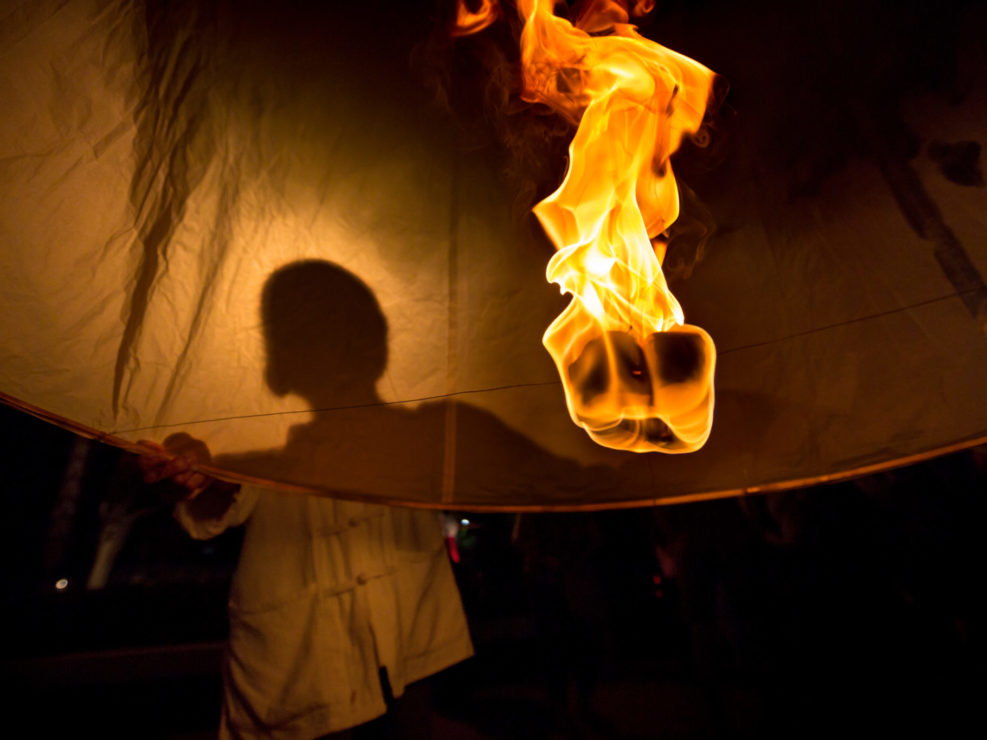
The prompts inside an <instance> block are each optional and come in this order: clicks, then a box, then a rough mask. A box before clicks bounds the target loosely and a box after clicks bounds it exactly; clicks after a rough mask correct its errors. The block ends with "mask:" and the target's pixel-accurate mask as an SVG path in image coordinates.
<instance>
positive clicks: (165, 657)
mask: <svg viewBox="0 0 987 740" xmlns="http://www.w3.org/2000/svg"><path fill="white" fill-rule="evenodd" d="M0 428H2V429H3V430H4V435H5V444H4V454H3V455H2V457H0V465H2V471H3V481H4V486H3V503H4V508H5V515H4V517H3V521H4V529H5V531H4V533H3V538H2V541H3V543H4V545H5V549H6V553H5V562H6V563H7V566H6V567H5V568H4V571H3V582H2V599H3V606H2V609H3V618H4V622H5V623H6V625H7V630H6V634H7V635H8V639H7V640H5V641H4V644H3V654H2V663H0V665H2V676H3V682H4V686H3V687H2V688H3V690H4V692H5V696H7V697H8V698H9V699H11V700H12V702H11V704H10V706H11V707H12V708H13V709H14V714H13V715H10V716H11V717H14V716H19V717H22V718H25V719H28V720H30V721H31V722H32V725H33V726H34V727H36V728H38V730H44V731H46V732H47V731H51V732H54V731H59V730H67V729H72V728H75V729H81V728H86V729H93V730H100V731H102V732H104V733H108V734H124V735H128V736H140V737H196V736H203V737H207V736H209V733H210V732H214V731H215V727H216V724H217V722H218V708H219V702H220V686H221V679H220V673H219V667H220V657H221V651H222V641H223V639H224V638H225V635H226V630H227V623H226V615H225V601H226V594H227V590H228V587H229V580H230V576H231V575H232V572H233V569H234V568H235V564H236V556H237V553H238V548H239V544H240V535H239V533H238V532H237V531H233V532H230V533H227V534H226V535H224V536H222V537H220V538H218V539H216V540H213V541H209V542H193V541H192V540H190V539H189V538H188V537H187V536H186V535H185V534H184V532H183V531H182V530H181V529H180V527H179V526H178V524H177V523H176V522H175V521H174V520H173V519H172V518H171V515H170V507H169V505H168V504H166V503H164V502H163V501H161V500H160V499H158V498H157V497H156V495H155V494H154V492H153V490H150V489H148V488H146V487H144V486H143V484H141V483H140V480H139V475H138V474H137V471H136V467H135V460H134V458H133V456H132V455H129V454H127V453H121V452H120V451H118V450H116V449H113V448H108V447H105V446H102V445H99V444H96V443H92V442H89V441H85V440H80V439H78V438H76V437H74V436H72V435H70V434H68V433H67V432H63V431H62V430H60V429H58V428H56V427H53V426H50V425H48V424H46V423H44V422H41V421H38V420H36V419H34V418H32V417H29V416H25V415H23V414H21V413H20V412H17V411H14V410H12V409H9V408H6V407H2V408H0ZM73 460H74V461H75V464H74V465H73V464H72V462H73ZM985 463H987V449H984V448H975V449H973V450H969V451H965V452H961V453H956V454H953V455H949V456H945V457H941V458H938V459H935V460H932V461H929V462H926V463H922V464H920V465H915V466H911V467H906V468H900V469H897V470H894V471H891V472H887V473H882V474H880V475H875V476H869V477H866V478H861V479H858V480H855V481H851V482H848V483H842V484H838V485H830V486H818V487H814V488H808V489H799V490H793V491H789V492H784V493H775V494H769V495H764V496H750V497H746V498H743V499H736V498H734V499H724V500H719V501H712V502H706V503H697V504H687V505H679V506H673V507H657V508H653V509H651V508H644V509H634V510H627V511H616V512H601V513H578V514H576V513H567V514H538V515H523V516H521V517H517V516H515V515H510V514H496V515H495V514H483V515H477V514H465V513H460V514H456V517H457V518H459V519H461V520H465V521H467V522H468V524H461V527H460V532H459V535H458V536H457V550H458V556H459V562H458V563H456V564H455V566H454V567H455V572H456V575H457V579H458V581H459V584H460V588H461V592H462V596H463V600H464V604H465V606H466V610H467V614H468V617H469V621H470V626H471V630H472V633H473V637H474V641H475V643H476V649H477V654H476V657H474V658H473V659H472V660H470V661H467V662H466V663H464V664H461V665H459V666H456V667H454V668H452V669H450V670H448V671H446V672H444V673H443V674H440V675H439V676H438V677H436V678H435V679H433V680H432V682H431V683H432V690H433V699H432V704H431V711H432V715H431V719H430V725H428V727H427V728H424V727H423V728H420V729H421V733H423V734H421V735H420V736H422V737H428V736H435V737H462V738H475V737H494V738H516V737H532V738H540V737H546V738H547V737H600V738H611V737H613V738H617V737H675V738H700V737H765V736H775V735H777V736H781V735H790V734H792V733H795V734H796V736H806V735H810V736H811V735H815V734H823V733H830V732H834V731H850V729H851V728H852V729H853V730H854V734H856V730H862V729H863V728H865V727H866V728H869V729H870V730H871V731H874V732H879V733H881V734H882V735H883V734H884V733H890V732H892V731H913V730H915V729H917V728H922V729H923V730H925V731H928V732H930V733H935V734H936V735H937V736H942V737H960V736H965V735H966V734H973V731H974V730H975V729H976V728H978V727H980V717H979V715H978V707H979V703H980V698H981V697H982V689H983V680H984V669H985V660H984V659H985V653H984V636H985V633H984V627H985V619H984V617H985V615H984V609H983V605H982V601H981V599H980V598H979V590H980V582H981V580H982V577H981V576H982V571H983V566H984V558H983V555H982V540H983V537H982V534H981V530H982V526H983V521H984V516H983V515H984V513H985V512H984V508H985V502H984V495H983V494H984V490H985V472H987V464H985ZM74 476H77V480H78V485H77V486H75V485H73V483H72V480H73V479H74ZM121 512H131V513H133V512H141V513H140V514H139V516H137V517H136V518H134V519H133V520H132V524H131V526H130V528H129V530H127V531H126V532H125V537H124V539H125V544H124V545H123V546H122V548H121V549H120V552H119V555H118V556H117V558H116V560H115V563H114V565H113V568H112V570H111V571H110V576H109V578H108V580H107V582H106V584H105V586H104V587H102V588H86V581H87V577H88V575H89V570H90V568H91V567H92V565H93V558H94V555H95V551H96V547H97V543H98V540H99V536H100V531H101V529H104V530H105V529H106V527H107V525H108V523H113V522H115V523H116V525H117V526H118V529H119V522H121V521H122V520H123V519H124V517H123V516H122V514H121ZM104 535H105V532H104ZM60 579H66V580H67V582H68V583H67V586H66V587H65V588H64V589H61V590H60V589H58V588H57V587H56V582H57V581H59V580H60ZM11 721H12V720H11Z"/></svg>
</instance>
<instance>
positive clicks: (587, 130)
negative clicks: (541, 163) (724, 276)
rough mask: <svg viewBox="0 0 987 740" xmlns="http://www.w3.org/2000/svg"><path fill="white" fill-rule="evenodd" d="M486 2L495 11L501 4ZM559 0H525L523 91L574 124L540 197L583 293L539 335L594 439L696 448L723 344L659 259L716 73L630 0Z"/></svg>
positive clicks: (554, 271)
mask: <svg viewBox="0 0 987 740" xmlns="http://www.w3.org/2000/svg"><path fill="white" fill-rule="evenodd" d="M460 2H462V0H460ZM483 5H484V8H485V9H486V13H487V14H488V16H487V17H489V21H487V22H486V24H489V22H492V21H493V20H495V19H496V16H495V15H493V14H494V13H495V12H496V10H497V8H498V6H497V5H495V4H491V3H489V2H484V4H483ZM553 5H554V4H553V2H552V0H518V3H517V9H518V13H519V14H520V16H521V18H522V20H523V22H524V26H523V30H522V32H521V62H522V73H523V92H522V97H523V98H524V100H526V101H529V102H538V103H544V104H546V105H548V106H550V107H551V108H552V109H554V110H556V111H557V112H558V113H560V114H561V115H563V116H565V117H566V118H567V119H569V120H570V121H571V122H572V123H573V124H575V125H576V126H577V129H576V133H575V136H574V137H573V140H572V143H571V144H570V146H569V167H568V171H567V172H566V175H565V179H564V180H563V182H562V184H561V185H560V186H559V188H558V189H557V190H556V191H555V192H554V193H552V194H551V195H550V196H548V197H547V198H545V200H543V201H542V202H540V203H538V204H537V205H536V206H535V208H534V213H535V215H536V216H537V217H538V220H539V222H540V223H541V225H542V227H543V228H544V229H545V232H546V233H547V234H548V236H549V238H550V239H551V240H552V242H553V243H554V245H555V248H556V250H557V251H556V254H555V255H554V256H553V258H552V259H551V260H550V261H549V263H548V269H547V271H546V276H547V278H548V280H549V282H553V283H556V284H558V285H559V287H560V289H561V290H562V292H563V293H570V294H572V296H573V300H572V301H571V302H570V304H569V305H568V307H567V308H566V309H565V310H564V311H563V312H562V314H560V315H559V316H558V318H556V320H555V321H554V322H553V323H552V325H551V326H549V328H548V330H547V331H546V332H545V335H544V337H543V340H542V341H543V343H544V345H545V347H546V349H547V350H548V351H549V353H550V354H551V356H552V358H553V360H554V361H555V365H556V368H557V369H558V372H559V376H560V377H561V379H562V384H563V387H564V389H565V397H566V403H567V405H568V408H569V414H570V416H571V417H572V419H573V421H574V422H575V423H576V424H578V425H580V426H581V427H583V428H584V429H585V430H586V431H587V432H588V433H589V435H590V437H592V438H593V439H594V440H595V441H596V442H598V443H599V444H601V445H604V446H606V447H613V448H615V449H623V450H633V451H635V452H649V451H661V452H672V453H675V452H692V451H694V450H697V449H699V448H700V447H702V445H703V444H704V443H705V442H706V439H707V438H708V437H709V433H710V429H711V427H712V422H713V373H714V367H715V363H716V349H715V347H714V345H713V341H712V339H711V338H710V336H709V335H708V334H707V333H706V332H705V331H703V330H702V329H700V328H699V327H696V326H692V325H689V324H686V323H685V317H684V314H683V312H682V307H681V306H680V305H679V303H678V301H677V300H676V299H675V296H673V295H672V294H671V292H670V291H669V289H668V285H667V282H666V280H665V276H664V274H663V273H662V269H661V263H662V260H663V259H664V256H665V240H664V234H665V233H666V231H667V229H668V228H669V226H671V224H672V222H673V221H675V219H676V218H677V217H678V213H679V199H678V188H677V186H676V184H675V177H674V176H673V174H672V166H671V162H670V161H669V158H670V157H671V155H672V154H673V153H674V152H675V151H676V150H677V149H678V147H679V145H680V143H681V141H682V138H683V136H685V135H686V134H690V133H695V132H697V131H698V130H699V128H700V126H701V124H702V119H703V114H704V112H705V108H706V102H707V99H708V97H709V94H710V91H711V86H712V82H713V73H712V72H711V71H710V70H709V69H707V68H706V67H704V66H703V65H701V64H699V63H698V62H696V61H694V60H692V59H689V58H688V57H685V56H683V55H681V54H678V53H676V52H674V51H671V50H670V49H666V48H664V47H662V46H660V45H658V44H656V43H654V42H652V41H650V40H648V39H646V38H644V37H643V36H641V35H640V34H638V33H637V30H636V28H635V27H634V26H632V25H630V24H629V23H628V20H629V13H628V10H627V6H626V4H624V3H618V2H611V1H607V0H588V2H585V3H583V5H582V6H581V8H580V9H579V12H578V13H577V14H576V16H575V20H574V22H570V21H568V20H566V19H564V18H560V17H557V16H556V15H555V14H554V13H553ZM461 8H462V5H461ZM481 10H482V9H481ZM471 22H472V23H473V24H474V26H477V29H476V30H478V29H479V28H482V27H484V26H482V25H478V23H479V22H482V21H479V22H478V21H477V20H476V19H475V18H471Z"/></svg>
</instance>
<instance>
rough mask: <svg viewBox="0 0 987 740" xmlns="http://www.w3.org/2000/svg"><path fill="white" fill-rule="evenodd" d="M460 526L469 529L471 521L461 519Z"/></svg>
mask: <svg viewBox="0 0 987 740" xmlns="http://www.w3.org/2000/svg"><path fill="white" fill-rule="evenodd" d="M459 524H460V525H461V526H463V527H468V526H469V525H470V520H469V519H460V520H459Z"/></svg>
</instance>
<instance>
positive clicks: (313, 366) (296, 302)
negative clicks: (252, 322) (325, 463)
mask: <svg viewBox="0 0 987 740" xmlns="http://www.w3.org/2000/svg"><path fill="white" fill-rule="evenodd" d="M261 317H262V320H263V326H264V339H265V345H266V349H267V368H266V373H265V378H266V381H267V384H268V386H269V387H270V388H271V390H272V391H274V393H276V394H277V395H279V396H283V395H285V394H288V393H296V394H298V395H300V396H302V397H303V398H305V399H306V400H307V401H308V402H309V403H310V404H312V406H313V408H325V407H327V406H332V405H339V404H351V403H366V402H372V401H374V400H375V399H376V397H377V396H376V383H377V380H378V378H380V376H381V375H382V374H383V372H384V368H385V367H386V366H387V320H386V319H385V318H384V314H383V312H382V311H381V310H380V306H379V304H378V303H377V299H376V298H375V297H374V294H373V293H372V292H371V290H370V288H368V287H367V285H366V284H365V283H363V281H361V280H360V279H359V278H358V277H356V276H355V275H353V274H352V273H351V272H348V271H347V270H344V269H343V268H342V267H340V266H339V265H335V264H333V263H331V262H326V261H323V260H304V261H300V262H293V263H291V264H288V265H286V266H284V267H282V268H280V269H278V270H277V271H276V272H274V273H273V274H272V275H271V276H270V277H269V278H268V280H267V282H266V283H265V285H264V291H263V296H262V299H261Z"/></svg>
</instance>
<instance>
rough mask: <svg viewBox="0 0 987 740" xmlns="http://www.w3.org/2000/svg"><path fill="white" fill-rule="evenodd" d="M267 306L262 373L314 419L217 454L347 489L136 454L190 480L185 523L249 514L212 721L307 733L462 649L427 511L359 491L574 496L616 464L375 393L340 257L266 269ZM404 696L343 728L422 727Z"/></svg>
mask: <svg viewBox="0 0 987 740" xmlns="http://www.w3.org/2000/svg"><path fill="white" fill-rule="evenodd" d="M261 303H262V305H261V314H262V321H263V329H264V338H265V343H266V350H267V364H266V369H265V378H266V381H267V384H268V386H269V387H270V388H271V390H272V391H274V392H275V393H277V394H279V395H286V394H289V393H291V394H296V395H298V396H300V397H302V398H303V399H304V400H305V401H306V402H307V404H308V405H309V406H310V407H311V409H312V412H313V416H312V418H311V420H310V421H309V422H308V423H304V424H299V425H296V426H294V427H292V428H291V429H290V431H289V434H288V439H287V441H286V444H285V445H284V447H283V448H280V449H275V450H264V451H258V452H254V453H246V454H236V455H222V456H217V458H216V460H215V463H216V464H217V465H218V466H219V467H222V468H225V469H228V470H233V471H236V472H239V473H244V474H247V475H249V476H253V477H257V478H261V479H266V480H289V481H293V482H297V483H300V484H302V485H305V486H309V487H312V488H318V489H320V490H322V491H325V492H326V493H328V494H330V495H331V494H333V493H337V494H341V495H342V497H343V498H350V499H357V500H342V498H335V497H330V496H298V495H290V494H278V493H273V492H267V491H263V490H261V489H256V488H254V487H250V486H244V487H243V488H239V487H237V486H233V485H231V484H226V483H223V482H220V481H213V480H210V479H208V478H207V477H206V476H204V475H203V474H202V473H200V472H197V471H196V469H195V468H196V465H197V464H199V463H202V462H208V461H209V460H210V454H209V451H208V449H207V448H206V446H205V444H204V443H202V442H200V441H198V440H195V439H193V438H192V437H190V436H189V435H187V434H179V435H173V436H172V437H170V438H169V439H168V440H166V442H165V446H164V447H161V446H156V453H149V454H148V455H146V456H145V457H144V458H142V461H143V462H142V464H143V466H144V468H145V471H146V478H148V479H150V480H161V479H167V480H168V481H169V482H171V483H177V484H178V485H179V486H180V487H181V488H183V489H184V490H185V491H186V492H192V494H193V495H191V496H188V495H185V496H182V495H180V496H179V498H184V499H186V500H182V501H179V503H178V504H177V506H176V512H175V514H176V518H177V519H178V520H179V522H180V523H182V525H183V526H184V527H185V528H186V529H187V530H188V531H189V533H190V534H191V535H192V536H193V537H200V538H206V537H211V536H214V535H216V534H218V533H219V532H221V531H223V530H224V529H225V528H227V527H228V526H235V525H237V524H240V523H242V522H244V521H246V522H247V531H246V535H245V539H244V545H243V550H242V553H241V557H240V562H239V565H238V568H237V572H236V574H235V577H234V581H233V586H232V589H231V595H230V645H229V649H228V657H227V661H226V667H225V673H224V677H225V694H224V707H223V724H222V731H221V735H224V736H226V735H230V736H238V735H241V734H242V735H250V734H251V733H254V734H258V735H265V734H267V735H269V734H271V733H275V734H277V733H284V734H285V735H286V736H307V737H314V736H317V735H321V734H324V733H326V732H336V731H338V730H344V729H345V728H347V727H354V726H356V725H360V724H362V723H365V722H367V721H368V720H371V719H373V718H374V717H377V716H379V715H381V714H382V713H384V712H385V710H386V708H387V707H388V706H393V705H394V701H393V697H394V696H400V695H401V694H402V692H403V691H404V688H405V686H406V685H407V684H410V683H412V682H414V681H416V680H417V679H420V678H423V677H424V676H427V675H430V674H432V673H435V672H436V671H438V670H442V669H443V668H445V667H447V666H449V665H451V664H453V663H456V662H458V661H460V660H462V659H464V658H466V657H468V656H469V655H470V654H471V652H472V646H471V643H470V638H469V634H468V630H467V628H466V622H465V616H464V614H463V611H462V607H461V604H460V599H459V594H458V591H457V589H456V585H455V582H454V580H453V577H452V572H451V569H450V567H449V563H448V560H447V558H446V555H445V552H444V549H443V544H442V539H441V535H440V530H439V527H438V522H437V521H436V517H435V514H434V513H432V512H429V511H425V510H421V509H410V508H392V507H386V506H379V505H376V504H374V503H363V502H361V501H360V500H359V499H361V498H363V499H365V500H367V501H385V502H386V501H388V500H391V501H394V500H418V501H422V502H429V503H432V504H437V503H439V502H441V501H442V498H443V493H444V492H445V493H448V492H449V489H448V488H447V486H449V485H450V482H451V476H452V475H453V474H454V475H455V480H456V485H457V486H458V485H463V486H466V487H467V489H468V490H472V491H477V490H478V491H483V490H489V491H491V495H496V496H497V497H499V499H500V501H502V502H503V501H507V502H510V501H511V500H512V498H513V499H514V500H517V501H524V500H525V497H527V500H530V495H531V491H532V486H538V491H539V493H543V494H544V495H547V496H568V497H569V500H572V499H573V497H578V493H577V492H578V490H580V488H581V487H585V486H604V485H613V483H610V482H608V478H612V477H613V472H612V471H609V470H608V469H605V468H584V467H582V466H580V465H577V464H576V463H573V462H571V461H568V460H564V459H561V458H557V457H555V456H553V455H551V454H549V453H547V452H546V451H544V450H542V449H541V448H539V447H538V446H536V445H535V444H533V443H532V442H531V441H529V440H528V439H527V438H525V437H524V436H522V435H520V434H518V433H516V432H514V431H512V430H511V429H509V428H508V427H506V426H505V425H504V424H503V423H501V422H500V421H499V420H498V419H497V418H496V417H494V416H493V415H491V414H489V413H487V412H485V411H483V410H480V409H476V408H473V407H470V406H468V405H466V404H461V403H455V402H450V401H442V402H435V403H425V404H422V405H420V406H419V407H418V408H416V409H413V410H410V409H407V408H402V407H399V406H397V405H393V404H387V403H385V402H383V401H382V400H381V399H380V397H379V396H378V395H377V391H376V384H377V382H378V380H379V379H380V378H381V376H382V375H383V373H384V371H385V368H386V365H387V322H386V319H385V317H384V315H383V313H382V311H381V309H380V307H379V305H378V303H377V300H376V298H375V297H374V295H373V293H372V292H371V291H370V289H369V288H368V287H367V286H366V285H365V284H364V283H362V282H361V281H360V280H359V279H357V278H356V277H355V276H354V275H352V274H351V273H349V272H347V271H346V270H344V269H343V268H341V267H339V266H338V265H335V264H332V263H329V262H325V261H318V260H308V261H302V262H296V263H292V264H289V265H287V266H285V267H283V268H281V269H279V270H278V271H276V272H275V273H274V274H273V275H272V276H271V277H270V278H269V279H268V281H267V283H266V284H265V288H264V291H263V296H262V302H261ZM149 444H151V443H149ZM175 454H178V457H177V458H175V457H172V455H175ZM447 456H448V457H447ZM200 491H201V492H200ZM409 704H410V706H411V707H412V709H411V710H408V709H404V711H403V713H402V712H401V711H398V713H397V715H395V714H394V713H390V714H388V715H386V716H385V718H384V720H386V721H385V722H384V724H381V721H380V720H378V721H377V722H374V723H371V724H370V725H364V726H363V727H361V728H359V729H358V730H356V731H355V733H356V734H354V737H414V736H416V734H415V733H416V732H417V733H422V732H425V734H426V736H427V727H428V716H427V714H422V715H421V716H420V717H418V718H414V717H412V718H410V719H409V714H412V715H413V714H414V713H415V712H419V713H422V712H427V711H428V702H427V701H424V702H423V701H422V700H421V699H420V698H418V699H417V700H416V701H415V702H412V703H409V702H407V701H404V702H403V703H402V702H398V703H397V706H398V708H399V710H400V709H401V708H402V706H403V707H408V706H409ZM395 716H396V718H395ZM417 736H421V735H417Z"/></svg>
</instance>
